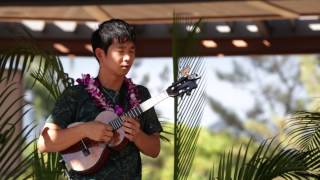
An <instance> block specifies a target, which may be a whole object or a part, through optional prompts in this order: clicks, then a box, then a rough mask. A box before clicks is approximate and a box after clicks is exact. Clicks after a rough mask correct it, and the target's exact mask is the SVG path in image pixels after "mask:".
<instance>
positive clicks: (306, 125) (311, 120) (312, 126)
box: [287, 111, 320, 150]
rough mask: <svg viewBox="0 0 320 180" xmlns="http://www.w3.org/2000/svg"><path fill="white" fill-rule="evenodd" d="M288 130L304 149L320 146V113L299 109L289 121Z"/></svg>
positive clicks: (297, 143)
mask: <svg viewBox="0 0 320 180" xmlns="http://www.w3.org/2000/svg"><path fill="white" fill-rule="evenodd" d="M287 132H288V136H289V139H290V140H292V141H293V142H294V143H295V144H296V145H297V146H299V147H300V148H301V149H302V150H311V149H316V148H318V149H319V148H320V113H318V112H307V111H299V112H296V113H294V114H293V115H292V116H291V117H290V118H289V119H288V121H287Z"/></svg>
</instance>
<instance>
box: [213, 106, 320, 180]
mask: <svg viewBox="0 0 320 180" xmlns="http://www.w3.org/2000/svg"><path fill="white" fill-rule="evenodd" d="M319 117H320V114H319V113H315V112H297V113H295V114H293V115H292V116H291V118H290V119H289V120H288V123H287V132H288V140H289V144H288V145H283V144H284V143H273V140H274V139H272V140H270V141H264V142H263V143H261V145H260V146H259V148H257V149H256V151H255V152H254V154H253V155H252V156H251V157H248V147H249V146H250V142H249V143H248V144H247V147H246V148H245V150H243V149H242V148H240V149H239V151H238V153H237V154H236V153H235V152H234V151H233V150H230V151H229V152H228V153H227V154H223V155H222V156H221V159H220V162H219V165H218V168H217V173H215V172H216V171H215V169H214V168H212V171H211V174H210V177H209V178H210V179H212V180H213V179H218V180H224V179H228V180H230V179H237V180H242V179H243V180H245V179H257V180H259V179H261V180H264V179H265V180H268V179H273V178H279V177H281V178H283V179H294V178H296V179H319V177H320V143H319V142H320V136H319V135H320V121H319ZM290 142H291V143H290Z"/></svg>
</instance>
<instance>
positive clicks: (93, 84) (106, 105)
mask: <svg viewBox="0 0 320 180" xmlns="http://www.w3.org/2000/svg"><path fill="white" fill-rule="evenodd" d="M77 82H78V83H79V84H81V85H84V86H86V87H85V89H86V90H87V91H88V93H89V94H90V96H91V97H92V98H93V101H94V102H95V103H96V105H97V106H98V107H100V108H103V109H104V110H113V112H115V113H116V114H117V115H118V116H120V115H122V114H123V113H124V111H123V108H122V107H121V106H120V105H118V104H116V105H115V106H113V105H112V104H111V103H110V102H108V101H106V98H105V96H104V95H103V93H102V92H101V91H100V89H99V86H101V84H100V82H99V80H98V79H96V78H91V77H90V74H82V78H81V79H80V78H79V79H77ZM124 83H125V85H126V86H127V88H128V97H127V99H129V104H130V107H131V108H135V107H138V106H139V104H140V100H139V99H137V97H138V88H137V87H136V85H135V84H133V83H132V81H131V79H129V78H126V77H125V78H124Z"/></svg>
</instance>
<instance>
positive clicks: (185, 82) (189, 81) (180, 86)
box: [166, 67, 200, 97]
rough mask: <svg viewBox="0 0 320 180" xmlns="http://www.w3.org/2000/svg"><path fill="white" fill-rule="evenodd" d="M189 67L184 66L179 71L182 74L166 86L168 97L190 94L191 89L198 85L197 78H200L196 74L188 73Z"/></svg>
mask: <svg viewBox="0 0 320 180" xmlns="http://www.w3.org/2000/svg"><path fill="white" fill-rule="evenodd" d="M189 72H190V67H186V68H184V69H182V70H181V71H180V74H181V75H182V76H181V77H180V78H179V79H178V80H177V81H176V82H173V83H172V84H171V86H169V87H168V88H167V90H166V91H167V93H168V95H169V96H170V97H175V96H183V95H184V94H186V95H191V91H192V90H193V89H196V88H197V87H198V84H197V82H196V81H197V80H198V79H200V76H198V74H195V73H193V74H190V75H189Z"/></svg>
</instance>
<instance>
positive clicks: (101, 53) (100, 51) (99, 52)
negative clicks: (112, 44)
mask: <svg viewBox="0 0 320 180" xmlns="http://www.w3.org/2000/svg"><path fill="white" fill-rule="evenodd" d="M94 53H95V55H96V56H97V58H98V60H99V63H100V61H101V60H102V59H104V56H105V52H104V50H103V49H101V48H96V49H95V50H94Z"/></svg>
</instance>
